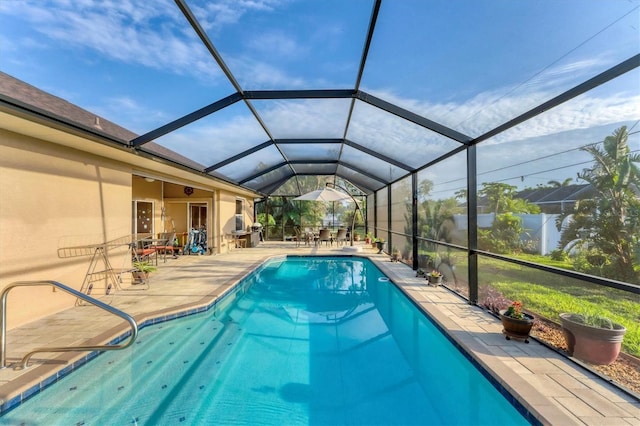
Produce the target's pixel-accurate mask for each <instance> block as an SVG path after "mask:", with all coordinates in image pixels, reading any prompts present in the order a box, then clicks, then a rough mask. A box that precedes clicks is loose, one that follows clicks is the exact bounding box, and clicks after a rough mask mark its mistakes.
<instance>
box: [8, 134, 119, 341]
mask: <svg viewBox="0 0 640 426" xmlns="http://www.w3.org/2000/svg"><path fill="white" fill-rule="evenodd" d="M0 179H1V181H0V182H1V185H0V200H2V201H1V202H0V219H1V220H0V286H2V287H4V286H5V285H7V284H8V283H11V282H14V281H23V280H40V279H43V280H57V281H60V282H62V283H63V284H66V285H68V286H70V287H73V288H76V289H79V288H80V287H81V284H82V281H83V278H84V276H85V273H86V270H87V267H88V265H89V260H90V258H89V257H85V256H82V257H66V256H68V253H64V252H61V253H59V251H58V249H60V248H62V247H67V246H76V245H84V244H93V243H99V242H102V241H108V240H112V239H116V238H119V237H121V236H124V235H128V234H129V233H130V232H131V171H130V169H128V168H127V167H125V166H124V165H122V164H118V163H115V162H112V161H109V160H107V159H104V158H101V157H96V156H92V155H89V154H86V153H82V152H80V151H76V150H73V149H70V148H65V147H62V146H59V145H55V144H51V143H46V142H43V141H40V140H37V139H34V138H29V137H25V136H22V135H18V134H15V133H11V132H8V131H5V130H0ZM74 302H75V300H74V299H73V298H72V297H70V296H67V295H66V294H64V293H61V292H53V291H52V289H51V287H44V288H37V289H28V288H21V289H14V290H12V293H11V295H10V297H9V303H8V327H9V328H13V327H15V326H18V325H20V324H23V323H25V322H29V321H31V320H34V319H37V318H40V317H42V316H45V315H47V314H49V313H52V312H55V311H58V310H61V309H64V308H66V307H69V306H72V305H73V303H74Z"/></svg>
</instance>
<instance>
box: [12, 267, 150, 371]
mask: <svg viewBox="0 0 640 426" xmlns="http://www.w3.org/2000/svg"><path fill="white" fill-rule="evenodd" d="M42 285H51V286H53V287H55V288H59V289H60V290H62V291H65V292H67V293H69V294H72V295H74V296H76V297H77V298H79V299H82V300H84V301H86V302H88V303H91V304H92V305H95V306H97V307H98V308H101V309H104V310H105V311H107V312H109V313H111V314H113V315H116V316H119V317H120V318H122V319H124V320H125V321H127V322H128V323H129V325H130V326H131V336H130V339H129V341H128V342H127V343H126V344H118V345H97V346H60V347H50V348H37V349H34V350H32V351H31V352H29V353H28V354H26V355H25V356H24V358H22V361H21V362H20V363H19V364H18V365H17V366H16V367H15V369H16V370H21V369H23V368H27V367H28V365H27V364H28V362H29V359H30V358H31V357H32V356H33V355H34V354H37V353H40V352H75V351H113V350H119V349H125V348H127V347H129V346H131V345H132V344H133V342H134V341H135V340H136V337H138V323H136V320H134V319H133V317H132V316H130V315H129V314H127V313H125V312H122V311H121V310H119V309H116V308H114V307H112V306H109V305H107V304H106V303H103V302H101V301H99V300H97V299H94V298H93V297H91V296H89V295H87V294H84V293H81V292H79V291H77V290H74V289H72V288H71V287H67V286H66V285H64V284H61V283H59V282H57V281H50V280H43V281H18V282H14V283H11V284H9V285H8V286H6V287H5V288H4V289H3V290H2V293H0V369H2V368H6V367H7V365H6V361H7V351H6V349H7V296H8V294H9V291H10V290H11V289H13V288H15V287H35V286H42Z"/></svg>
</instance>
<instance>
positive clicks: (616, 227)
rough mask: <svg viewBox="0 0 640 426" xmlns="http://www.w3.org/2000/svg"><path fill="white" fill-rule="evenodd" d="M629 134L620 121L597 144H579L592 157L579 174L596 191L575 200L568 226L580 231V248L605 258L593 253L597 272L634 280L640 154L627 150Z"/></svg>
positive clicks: (639, 223)
mask: <svg viewBox="0 0 640 426" xmlns="http://www.w3.org/2000/svg"><path fill="white" fill-rule="evenodd" d="M628 137H629V134H628V132H627V128H626V126H623V127H620V128H619V129H616V130H615V131H614V132H613V134H612V135H611V136H607V137H606V138H605V139H604V141H603V142H602V146H600V144H599V143H596V144H591V145H588V146H586V147H584V148H582V150H583V151H585V152H587V153H589V154H590V155H591V156H592V157H593V160H594V161H593V164H592V166H591V167H589V168H585V169H583V170H582V172H581V173H578V178H579V179H582V180H584V181H586V182H588V183H590V184H591V185H592V187H593V189H594V190H595V192H596V194H597V196H596V197H594V198H592V199H590V200H580V201H579V202H578V203H576V206H575V210H574V212H573V214H574V216H573V219H574V224H573V226H572V230H573V232H576V230H577V229H581V230H582V235H578V237H580V239H579V240H578V241H579V245H580V247H582V248H583V249H588V250H591V251H593V250H597V252H598V253H601V254H602V255H603V256H605V257H606V258H607V259H604V260H603V259H601V258H600V257H598V259H600V260H599V261H598V262H597V265H594V266H596V267H597V268H596V269H598V270H599V271H601V274H602V275H604V276H607V277H610V278H614V279H618V280H622V281H626V282H638V279H639V275H640V274H639V273H638V269H639V266H638V263H637V262H638V259H637V258H638V256H637V253H638V250H640V249H639V248H638V235H640V199H639V197H638V190H639V188H640V168H639V164H640V154H634V153H632V152H631V150H630V149H629V145H628V143H627V141H628ZM583 258H586V259H587V260H588V259H590V258H593V256H586V257H584V256H583ZM581 259H582V258H581Z"/></svg>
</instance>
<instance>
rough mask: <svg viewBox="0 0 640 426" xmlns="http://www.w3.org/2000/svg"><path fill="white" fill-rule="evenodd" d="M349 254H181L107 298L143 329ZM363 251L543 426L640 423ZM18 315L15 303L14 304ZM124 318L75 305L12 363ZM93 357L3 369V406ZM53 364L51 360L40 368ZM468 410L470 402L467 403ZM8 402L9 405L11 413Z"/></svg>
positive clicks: (15, 345)
mask: <svg viewBox="0 0 640 426" xmlns="http://www.w3.org/2000/svg"><path fill="white" fill-rule="evenodd" d="M345 253H347V254H349V252H345V251H344V250H343V248H342V247H336V246H335V245H334V246H333V247H327V246H319V247H315V246H311V247H309V246H305V245H302V246H301V247H296V246H295V244H294V243H271V242H269V243H263V244H261V245H260V246H259V247H256V248H248V249H239V250H236V251H234V252H233V253H228V254H222V255H216V256H181V257H180V258H178V259H168V260H167V262H166V263H162V262H160V265H159V267H160V268H159V271H158V272H157V273H155V274H154V275H153V276H152V278H151V282H150V287H149V289H148V290H134V291H117V292H115V294H113V295H112V296H105V297H103V298H102V300H103V301H105V302H108V303H110V304H111V306H114V307H116V308H118V309H121V310H123V311H125V312H127V313H129V314H130V315H132V316H134V318H135V319H136V321H138V323H143V322H144V321H147V320H151V319H153V318H158V317H165V316H170V315H172V314H175V313H176V312H182V311H186V310H189V309H195V308H197V307H201V306H205V305H207V304H209V303H211V302H212V301H213V300H215V299H216V298H217V297H219V296H220V295H221V294H223V293H224V292H225V291H226V290H228V289H229V288H231V287H232V286H233V285H234V284H235V283H236V282H237V281H238V280H240V279H241V278H242V277H243V276H245V275H247V274H248V273H249V272H251V270H253V269H254V268H255V267H256V266H257V265H259V264H260V263H262V262H263V261H264V260H265V259H267V258H269V257H271V256H276V255H285V254H296V255H306V254H345ZM375 253H376V251H375V250H373V249H368V248H365V250H364V252H363V253H359V255H366V256H369V257H370V258H371V259H372V260H373V261H374V262H376V264H377V265H378V266H379V267H380V268H381V269H382V270H383V272H385V273H386V274H387V276H389V277H390V278H391V279H392V280H393V281H394V282H395V283H396V284H397V285H399V286H400V287H401V288H402V289H403V290H404V291H405V292H406V293H407V294H408V296H409V297H411V298H412V299H413V300H414V301H415V302H416V304H418V305H419V306H420V307H421V308H422V309H424V310H425V311H426V312H427V313H428V314H429V315H430V316H431V317H432V318H433V319H434V320H435V322H436V323H437V324H439V325H440V326H441V327H442V328H443V329H445V330H447V332H448V333H449V334H450V335H451V336H452V337H453V339H454V340H455V341H456V342H457V343H458V344H459V345H460V346H462V347H464V348H465V349H466V350H467V351H468V352H469V353H470V354H471V356H472V357H473V358H474V359H475V360H476V361H477V362H478V363H479V364H480V365H482V366H483V368H485V369H486V370H487V371H489V372H490V373H491V374H492V376H493V377H495V378H496V380H497V381H498V382H499V383H500V384H502V386H504V387H505V388H506V389H507V390H508V391H509V392H510V393H511V394H512V395H513V396H514V397H515V398H516V399H517V400H518V401H520V403H522V404H523V405H524V406H525V407H526V408H527V409H528V410H529V411H530V412H531V413H532V415H533V416H534V417H535V418H536V419H537V420H538V421H539V422H540V423H542V424H552V425H585V424H586V425H635V426H638V425H640V400H639V399H638V398H636V397H634V396H633V395H629V394H628V393H626V392H624V391H622V390H620V389H618V388H616V387H615V386H613V385H611V384H610V383H608V382H607V381H605V380H603V379H601V378H600V377H598V376H597V375H594V374H592V373H591V372H589V371H587V370H585V369H583V368H581V367H580V366H578V365H577V364H575V363H573V362H572V361H571V360H569V359H567V358H565V357H563V356H562V355H560V354H558V353H556V352H554V351H552V350H551V349H549V348H547V347H545V346H544V345H541V344H539V343H538V342H536V341H531V343H530V344H524V343H523V342H520V341H516V340H509V341H508V340H506V339H505V338H504V336H503V335H502V333H501V330H502V326H501V323H500V321H499V320H498V319H497V318H495V317H493V316H492V315H490V314H488V313H487V312H485V311H484V310H482V309H480V308H478V307H476V306H471V305H469V304H467V303H466V302H465V301H464V300H463V299H461V298H460V297H459V296H457V295H456V294H454V293H452V292H450V291H448V290H447V289H445V288H442V287H438V288H433V287H429V286H426V285H425V280H424V279H419V278H416V277H415V273H414V271H412V270H411V268H409V267H407V266H406V265H404V264H401V263H392V262H389V258H388V257H387V256H384V255H377V254H375ZM9 309H11V306H9ZM127 328H128V327H127V325H126V323H124V322H123V321H122V320H120V319H118V318H115V317H112V316H111V315H109V314H107V313H105V312H104V311H102V310H100V309H97V308H95V307H90V306H82V307H74V308H71V309H68V310H66V311H63V312H60V313H58V314H56V315H52V316H51V317H47V318H44V319H42V320H38V321H34V322H32V323H29V324H27V325H24V326H22V327H19V328H16V329H13V330H9V332H8V345H7V349H8V356H7V359H8V362H16V361H18V360H19V359H20V358H21V357H22V356H23V355H24V354H26V353H27V352H28V351H30V350H33V349H34V348H35V347H42V346H50V345H56V346H59V345H63V346H64V345H69V344H99V343H106V342H108V341H110V340H111V339H113V338H114V337H115V336H118V335H121V334H122V333H123V332H125V331H126V330H127ZM85 356H86V354H78V353H63V354H37V355H35V356H34V358H33V362H32V363H33V366H31V367H29V368H28V369H26V370H21V371H16V370H13V369H12V368H6V369H4V370H0V403H2V404H5V403H7V402H8V401H9V404H12V403H14V402H15V401H16V400H19V399H20V398H26V397H28V396H29V395H30V394H31V393H32V392H34V391H36V390H37V389H38V386H39V384H41V383H47V382H48V381H51V380H55V377H56V374H59V372H60V371H62V370H68V369H70V368H72V365H73V363H74V362H77V361H78V360H82V359H83V357H85ZM43 361H46V362H43ZM461 403H464V401H461ZM6 407H7V405H6V404H5V405H3V409H6Z"/></svg>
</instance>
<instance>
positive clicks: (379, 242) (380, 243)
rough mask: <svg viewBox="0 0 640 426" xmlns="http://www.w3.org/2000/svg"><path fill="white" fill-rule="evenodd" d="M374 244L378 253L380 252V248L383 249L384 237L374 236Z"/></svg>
mask: <svg viewBox="0 0 640 426" xmlns="http://www.w3.org/2000/svg"><path fill="white" fill-rule="evenodd" d="M375 245H376V248H377V249H378V254H380V253H382V250H384V239H382V238H376V241H375Z"/></svg>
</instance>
